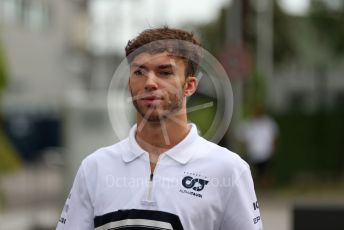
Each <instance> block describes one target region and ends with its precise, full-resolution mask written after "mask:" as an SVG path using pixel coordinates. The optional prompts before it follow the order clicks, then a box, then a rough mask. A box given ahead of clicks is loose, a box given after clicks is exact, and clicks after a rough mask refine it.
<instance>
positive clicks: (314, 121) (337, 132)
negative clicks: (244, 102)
mask: <svg viewBox="0 0 344 230" xmlns="http://www.w3.org/2000/svg"><path fill="white" fill-rule="evenodd" d="M343 117H344V113H343V112H341V111H337V112H332V113H324V112H319V113H317V114H312V115H306V114H300V113H289V114H283V115H282V114H280V115H276V116H275V119H276V120H277V122H278V125H279V128H280V137H279V144H278V148H277V154H276V157H275V159H274V164H273V172H272V175H274V176H275V177H276V179H277V180H276V181H277V182H278V183H279V184H280V185H285V184H287V183H288V182H292V181H293V180H297V179H298V178H300V176H302V175H312V176H313V177H318V178H323V179H326V180H328V179H330V180H336V179H337V180H338V179H339V178H340V177H341V176H342V175H341V174H342V173H343V170H344V145H343V140H342V133H343V132H344V121H343Z"/></svg>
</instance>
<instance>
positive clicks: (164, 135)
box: [136, 119, 190, 154]
mask: <svg viewBox="0 0 344 230" xmlns="http://www.w3.org/2000/svg"><path fill="white" fill-rule="evenodd" d="M189 130H190V127H189V126H188V124H187V121H186V119H185V120H179V121H178V123H177V122H175V121H173V120H165V121H161V122H149V121H145V120H139V121H138V123H137V130H136V140H137V143H138V144H139V145H140V146H141V147H142V148H143V149H144V150H146V151H147V152H149V153H153V154H160V153H163V152H165V151H167V150H168V149H170V148H172V147H174V146H175V145H177V144H178V143H179V142H180V141H182V140H183V139H184V138H185V136H186V135H187V134H188V132H189Z"/></svg>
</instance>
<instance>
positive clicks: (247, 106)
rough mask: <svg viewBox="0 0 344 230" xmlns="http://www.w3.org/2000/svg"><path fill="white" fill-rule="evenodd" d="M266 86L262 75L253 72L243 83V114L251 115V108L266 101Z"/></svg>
mask: <svg viewBox="0 0 344 230" xmlns="http://www.w3.org/2000/svg"><path fill="white" fill-rule="evenodd" d="M266 95H267V86H266V80H265V78H264V76H262V75H261V74H259V73H257V72H253V73H252V75H251V76H250V77H249V80H248V81H246V82H245V84H244V103H243V105H244V108H243V115H244V117H245V116H249V115H252V112H253V110H254V109H255V108H256V107H257V106H259V105H263V106H264V104H265V102H266Z"/></svg>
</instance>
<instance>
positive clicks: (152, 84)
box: [145, 72, 158, 91]
mask: <svg viewBox="0 0 344 230" xmlns="http://www.w3.org/2000/svg"><path fill="white" fill-rule="evenodd" d="M157 81H158V79H157V77H156V76H155V74H154V73H152V72H150V73H148V76H147V80H146V82H145V90H147V91H152V90H156V89H157V88H158V82H157Z"/></svg>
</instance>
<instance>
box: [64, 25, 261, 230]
mask: <svg viewBox="0 0 344 230" xmlns="http://www.w3.org/2000/svg"><path fill="white" fill-rule="evenodd" d="M197 47H199V43H198V42H197V40H196V39H195V38H194V37H193V35H192V34H190V33H188V32H186V31H182V30H177V29H170V28H167V27H164V28H158V29H149V30H145V31H143V32H142V33H141V34H140V35H139V36H138V37H136V38H134V39H133V40H131V41H129V42H128V45H127V47H126V56H127V60H128V63H129V65H130V76H129V81H128V88H129V91H130V93H131V95H132V100H133V104H134V106H135V108H136V110H137V115H136V118H137V120H136V125H135V126H134V127H132V129H131V130H130V133H129V137H128V138H127V139H125V140H123V141H121V142H119V143H117V144H115V145H112V146H110V147H105V148H101V149H99V150H97V151H96V152H95V153H93V154H91V155H90V156H88V157H87V158H86V159H85V160H84V161H83V162H82V164H81V166H80V168H79V171H78V173H77V175H76V178H75V181H74V184H73V188H72V190H71V193H70V195H69V197H68V199H67V202H66V205H65V208H64V210H63V212H62V216H61V218H60V221H59V223H58V226H57V229H73V230H75V229H82V230H87V229H164V230H166V229H174V230H181V229H184V230H261V229H262V224H261V220H260V214H259V208H258V203H257V199H256V195H255V192H254V186H253V182H252V178H251V173H250V169H249V167H248V165H247V164H246V163H245V162H244V161H243V160H242V159H241V158H240V157H239V156H238V155H236V154H235V153H233V152H230V151H228V150H227V149H225V148H222V147H219V146H218V145H216V144H213V143H211V142H208V141H207V140H205V139H203V138H202V137H200V136H199V135H198V132H197V128H196V126H195V125H194V124H188V122H187V112H186V97H188V96H191V95H192V94H193V93H194V92H195V91H196V89H197V79H196V77H195V75H196V70H197V61H198V60H199V59H200V52H199V49H198V48H197Z"/></svg>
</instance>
